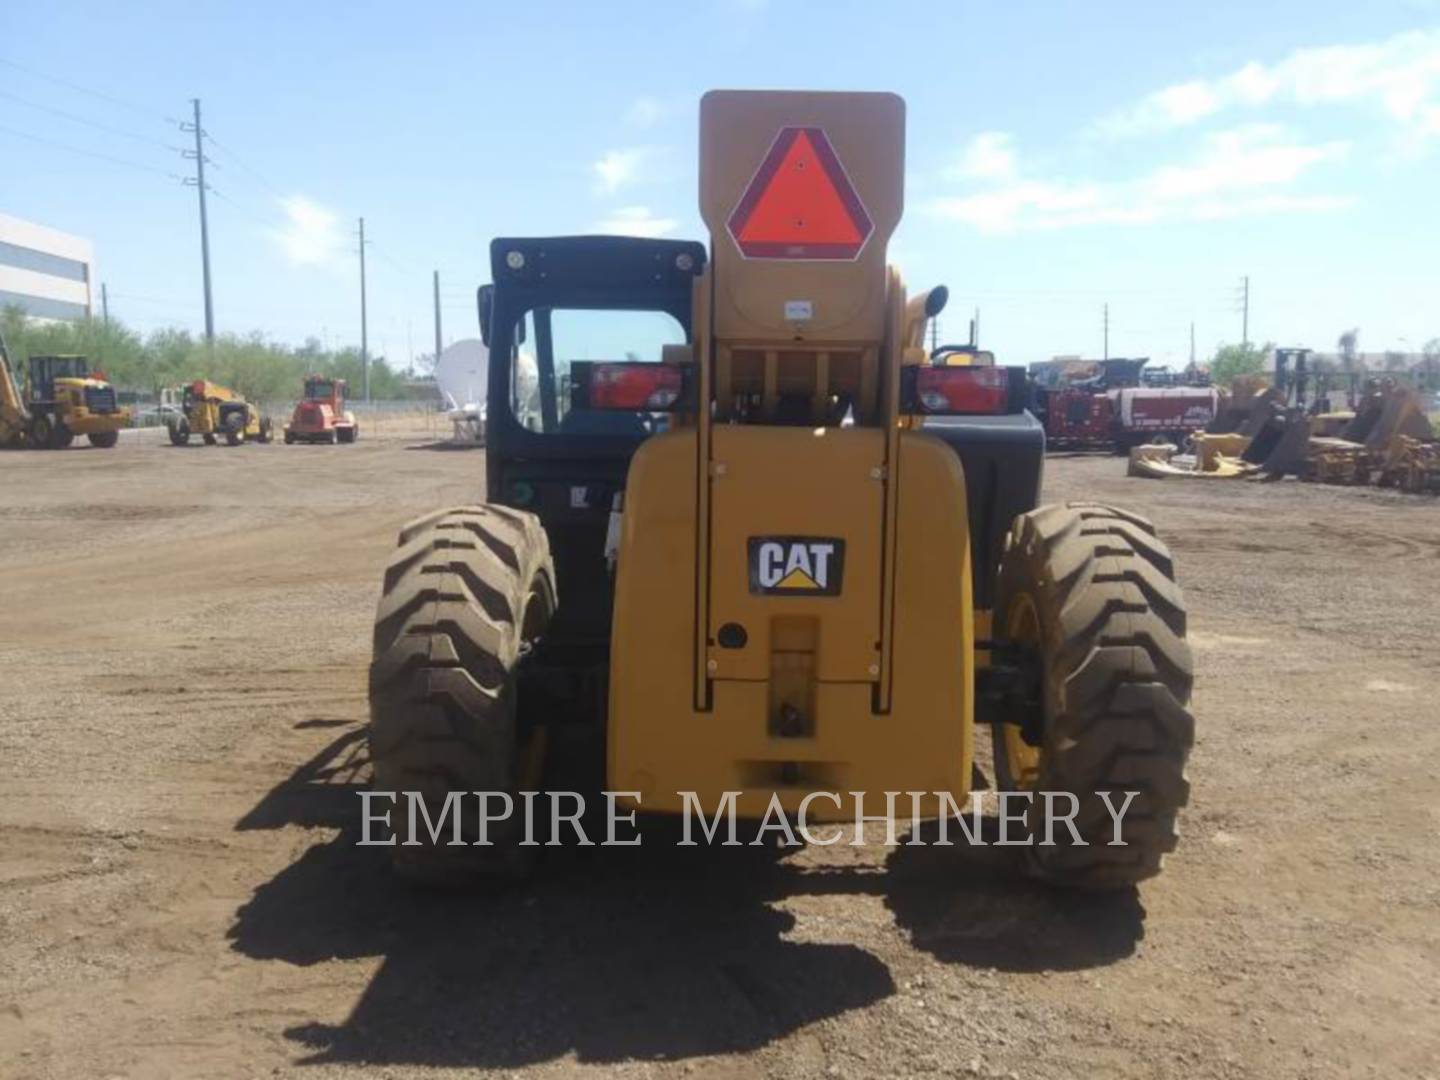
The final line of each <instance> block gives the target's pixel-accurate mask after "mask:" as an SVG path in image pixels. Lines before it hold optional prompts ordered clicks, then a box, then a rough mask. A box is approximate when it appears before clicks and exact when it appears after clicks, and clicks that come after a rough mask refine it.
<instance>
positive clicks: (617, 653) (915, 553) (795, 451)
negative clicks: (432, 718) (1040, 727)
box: [607, 427, 974, 820]
mask: <svg viewBox="0 0 1440 1080" xmlns="http://www.w3.org/2000/svg"><path fill="white" fill-rule="evenodd" d="M742 433H743V435H744V436H747V437H748V436H752V435H753V436H756V437H757V438H756V439H755V441H753V442H752V441H750V440H749V439H748V438H742V439H741V440H740V441H739V442H735V441H733V440H732V436H739V435H742ZM713 435H714V437H715V439H716V459H717V461H726V460H727V459H728V460H734V461H738V462H742V465H741V474H742V476H748V475H750V473H749V470H750V469H752V468H754V467H755V466H756V464H757V463H759V462H761V461H763V460H764V455H763V454H762V453H761V449H762V447H763V448H768V452H769V453H770V455H771V457H770V464H769V469H768V472H767V474H766V482H765V483H764V484H763V485H762V486H761V488H760V491H759V492H757V493H756V498H757V499H759V498H764V499H767V500H771V503H770V504H767V505H769V508H770V509H769V511H767V512H771V511H773V512H774V513H775V514H777V515H779V516H780V517H779V519H780V524H779V525H778V526H777V529H785V530H789V531H791V532H793V533H796V534H805V535H808V534H814V535H824V533H825V530H826V529H827V528H830V529H858V528H860V522H861V520H862V519H863V518H865V517H869V516H877V515H878V507H877V508H874V509H872V511H871V512H869V513H866V512H862V511H861V510H860V509H859V508H857V507H854V506H850V505H849V504H850V503H853V502H856V501H861V502H863V501H868V500H869V499H872V498H873V499H874V500H876V502H877V503H878V500H879V498H880V495H879V491H878V488H879V486H880V485H879V484H878V483H876V482H875V481H873V480H870V479H869V478H868V475H867V477H866V478H865V483H864V484H860V483H858V482H857V481H856V479H855V478H854V477H853V476H851V475H850V472H851V471H852V470H854V469H858V468H860V467H861V465H862V464H864V463H866V462H870V461H874V460H876V459H877V455H878V453H879V448H878V447H879V442H880V441H881V440H882V439H883V437H884V436H883V433H882V432H879V431H874V430H871V431H865V430H858V429H847V430H845V431H843V432H840V431H836V432H831V433H829V434H827V435H825V436H815V435H813V433H811V432H810V431H809V430H808V429H789V430H788V431H784V430H780V431H777V430H773V429H771V430H766V429H758V428H757V429H748V428H747V429H735V428H728V427H717V428H715V429H714V431H713ZM838 435H843V436H844V438H843V439H837V438H832V436H838ZM760 436H765V437H766V438H760ZM777 436H789V437H790V438H791V439H793V440H794V441H793V442H786V441H784V440H783V439H782V441H780V442H775V441H772V440H773V439H774V438H775V437H777ZM802 437H803V438H805V439H810V440H813V442H812V443H803V444H802V443H801V442H800V441H799V440H800V439H801V438H802ZM899 446H900V451H899V458H900V460H899V466H900V475H901V477H902V478H903V479H902V480H901V484H900V490H899V497H898V500H897V514H898V528H897V535H898V550H897V552H896V556H897V558H896V573H895V637H894V642H895V658H894V665H895V666H894V695H893V699H892V708H891V711H890V712H889V713H888V714H883V715H882V714H878V713H876V712H875V710H874V706H873V702H874V698H873V693H874V687H873V684H872V683H870V682H869V681H853V680H830V679H824V678H822V679H820V680H819V681H818V682H817V683H816V684H815V694H814V713H815V715H814V717H813V730H812V731H811V732H810V733H809V734H807V735H806V736H804V737H801V738H784V737H778V736H777V735H776V734H774V731H773V725H772V723H771V715H770V713H771V708H772V705H773V698H772V695H771V687H770V685H769V681H768V680H769V677H770V670H769V667H768V664H769V662H770V655H769V654H770V650H769V648H768V647H767V648H764V649H761V648H759V647H758V645H757V643H756V640H755V638H754V637H753V636H752V638H751V640H750V642H749V643H747V645H746V647H745V649H744V650H720V651H722V652H732V651H733V652H745V653H749V652H750V651H751V650H752V649H754V650H755V654H756V655H757V656H760V657H761V658H762V661H763V663H764V665H766V666H762V667H761V668H759V669H758V670H757V669H754V668H751V667H750V666H748V663H746V662H737V664H736V666H735V668H734V669H733V671H736V672H741V673H746V674H747V677H745V678H736V677H725V678H718V679H716V680H715V682H714V683H713V687H714V698H713V704H712V708H711V710H710V711H708V712H701V711H698V710H697V709H696V708H695V707H694V702H693V667H692V665H691V662H690V642H691V641H692V640H693V638H692V636H691V635H692V632H693V626H694V619H695V604H694V599H693V598H694V596H695V595H696V590H695V560H694V550H695V549H694V544H695V541H696V536H695V520H696V506H695V496H694V491H695V488H694V482H693V481H694V461H695V453H696V444H695V433H694V431H691V430H686V431H677V432H671V433H668V434H665V435H659V436H656V437H655V438H653V439H651V440H649V441H648V442H647V443H645V445H644V446H642V447H641V449H640V451H639V453H638V454H637V455H636V457H635V460H634V462H633V464H632V466H631V470H630V477H629V480H628V483H627V489H626V503H625V520H624V526H623V530H622V540H621V550H620V564H619V571H618V577H617V581H616V594H615V624H614V639H613V642H614V643H613V649H612V660H611V682H610V716H609V738H608V740H607V742H608V753H609V761H608V777H607V783H608V786H609V787H610V788H611V789H613V790H620V791H632V790H633V791H639V792H640V793H641V798H640V805H641V806H642V807H643V808H645V809H650V810H662V811H670V812H678V811H680V810H681V809H682V808H683V798H682V795H681V794H680V793H681V792H687V791H693V792H696V793H697V794H698V795H699V797H700V801H701V804H702V805H703V806H705V807H706V808H707V809H709V810H711V811H712V812H713V810H714V808H715V807H716V806H718V805H719V802H720V799H721V798H722V796H723V795H724V793H725V792H729V791H738V792H740V793H741V795H740V797H739V798H738V800H737V806H738V808H739V811H740V812H741V813H742V814H745V815H747V816H752V817H753V816H758V815H760V814H761V813H763V811H764V809H765V807H766V805H767V804H768V801H769V799H770V796H771V793H772V792H778V793H779V794H780V797H781V802H782V804H783V805H785V806H786V807H787V808H788V809H790V810H796V809H798V807H799V805H800V801H801V800H802V799H803V798H804V797H805V795H807V794H808V793H810V792H811V791H817V790H823V791H840V792H846V793H848V792H851V791H865V792H868V793H869V795H868V796H867V799H866V802H865V812H866V813H871V814H874V813H880V812H882V811H883V809H884V792H886V791H929V792H935V791H945V792H949V793H951V795H952V796H953V797H954V798H956V799H957V800H961V799H963V798H964V797H965V796H966V794H967V792H968V787H969V777H970V767H971V725H972V723H973V700H972V690H971V688H972V687H973V685H974V659H973V647H974V639H973V629H972V625H971V623H972V595H971V591H970V573H969V534H968V525H967V521H966V513H965V483H964V476H963V474H962V472H961V469H960V463H959V461H958V459H957V458H956V456H955V454H954V453H953V452H952V451H951V450H950V449H949V447H947V446H945V445H944V444H943V443H941V442H939V441H938V440H935V439H933V438H931V437H930V436H927V435H924V434H921V433H913V432H904V433H902V434H901V435H900V438H899ZM819 447H823V448H824V452H823V453H822V452H821V451H820V450H819V449H817V448H819ZM752 450H753V451H754V452H755V453H754V455H752V453H751V451H752ZM792 464H793V466H794V468H792ZM792 473H793V474H794V476H796V477H798V476H801V475H806V476H808V478H809V484H808V486H809V488H810V489H811V490H810V491H808V492H802V491H800V485H799V483H798V481H792V480H791V479H788V478H789V477H790V476H791V475H792ZM730 478H731V477H730V476H729V475H728V469H727V476H726V479H727V480H728V479H730ZM872 487H873V488H874V489H875V494H874V495H873V496H872V495H868V494H863V493H864V492H867V491H869V490H870V489H871V488H872ZM734 490H735V492H736V494H735V496H734V498H735V499H736V500H737V502H736V505H734V506H733V507H731V506H727V507H726V508H725V509H724V511H723V512H722V511H721V510H720V509H719V508H718V506H719V503H720V502H723V500H725V499H726V498H729V497H730V496H728V495H722V494H721V493H720V490H719V489H718V488H717V493H716V499H717V513H716V516H715V522H716V526H717V528H731V527H732V526H731V525H730V524H728V522H729V521H730V519H732V518H735V516H736V515H739V517H738V518H737V519H736V520H737V521H746V522H748V521H753V520H756V513H757V511H756V510H755V509H748V508H747V507H746V506H745V505H744V504H743V502H741V501H740V494H739V492H740V491H741V489H739V488H736V489H734ZM857 491H858V492H861V493H862V494H860V495H858V496H857V495H855V494H854V493H855V492H857ZM762 493H763V494H762ZM782 494H785V495H788V496H789V497H791V498H793V499H794V500H795V503H794V504H793V505H790V504H787V503H785V502H783V501H782V500H781V499H780V498H779V496H780V495H782ZM722 522H726V524H724V525H722V524H721V523H722ZM742 527H743V526H741V525H738V524H737V525H735V526H734V528H736V529H737V530H738V529H740V528H742ZM763 527H765V528H769V527H770V526H763ZM873 527H874V528H875V529H877V530H878V517H877V523H876V524H875V525H874V526H873ZM862 531H863V530H862ZM735 535H736V536H737V537H738V536H739V533H738V531H737V532H736V534H735ZM853 535H855V536H856V538H857V542H858V543H860V544H861V547H862V549H864V550H868V551H870V552H871V554H872V555H873V556H874V563H875V564H876V565H878V561H879V553H878V550H877V549H875V548H874V547H873V542H872V541H861V540H860V536H861V533H860V532H856V533H854V534H853ZM866 544H870V545H871V546H870V547H868V548H867V547H866V546H865V545H866ZM721 550H722V549H721V548H720V542H719V541H718V540H717V548H716V551H717V554H716V557H715V561H714V563H713V567H714V569H713V573H714V589H713V591H712V597H711V600H712V604H713V606H714V616H713V621H715V622H716V623H717V625H718V623H719V622H720V621H723V620H724V618H725V615H724V614H723V612H724V611H725V610H727V607H728V605H731V604H735V605H738V606H737V607H736V608H734V609H733V610H741V609H743V610H746V611H751V610H753V611H756V612H763V613H764V614H765V618H764V620H763V625H764V626H765V627H766V629H765V631H764V633H766V634H768V633H769V629H768V628H769V626H770V625H771V623H770V618H769V616H770V615H771V614H773V613H775V612H779V613H781V615H782V616H786V615H787V613H788V614H789V615H795V614H797V613H799V612H800V611H801V610H802V609H803V610H804V611H806V612H808V613H810V614H813V615H814V616H815V617H816V619H817V620H818V625H819V635H818V640H819V642H820V649H821V651H822V653H823V652H824V651H825V650H827V649H828V648H830V642H831V640H832V639H833V638H834V637H835V636H836V635H838V637H839V640H841V641H844V640H846V635H847V634H849V633H851V632H853V630H854V626H850V625H847V622H853V624H854V625H873V623H874V620H875V618H876V617H877V616H876V614H875V613H876V612H878V602H875V599H874V597H873V593H872V594H870V595H871V604H870V614H869V615H868V616H865V615H861V614H859V613H858V611H857V612H856V613H853V614H852V612H851V608H850V606H849V604H848V603H839V604H834V605H832V606H829V607H826V606H824V604H823V603H822V599H821V598H800V599H796V598H792V597H755V598H753V600H754V601H755V602H756V603H757V605H758V606H756V607H754V608H751V607H750V606H749V605H750V603H751V598H750V595H749V591H748V578H746V577H744V576H743V574H744V569H745V565H746V564H745V561H744V556H743V554H742V555H741V556H739V557H738V559H736V560H735V562H737V563H738V565H739V569H738V570H737V569H735V568H734V567H733V566H732V567H731V568H730V569H728V570H722V569H721V564H722V563H723V562H724V561H725V559H728V558H729V556H728V555H726V556H724V557H723V558H722V557H721V555H720V554H718V553H719V552H720V551H721ZM741 551H742V552H743V547H742V549H741ZM848 558H849V556H848V553H847V560H848ZM868 558H869V556H867V559H868ZM851 571H852V567H850V566H847V567H846V572H845V589H847V590H848V589H849V587H850V586H851V584H852V581H854V580H855V579H852V578H851V576H850V575H851ZM871 574H872V575H874V574H875V571H873V570H872V571H871ZM860 587H862V588H870V587H871V586H863V585H862V586H860ZM737 588H740V589H741V590H742V591H741V592H740V593H739V594H738V595H737V593H736V590H737ZM843 595H844V594H843V593H842V597H843ZM835 599H840V598H835ZM761 601H764V602H765V603H764V604H760V603H759V602H761ZM791 602H793V603H794V604H798V605H800V606H799V607H792V606H788V605H789V604H790V603H791ZM749 617H751V618H754V617H756V616H749ZM832 670H838V668H832ZM811 810H812V820H824V819H827V818H830V819H833V818H836V817H838V818H840V819H848V818H851V817H853V814H854V804H853V802H852V801H851V800H850V797H849V795H848V794H847V795H846V796H845V798H844V804H843V807H842V809H841V810H840V811H839V812H838V813H837V812H836V810H835V808H834V804H833V803H830V802H828V801H817V802H815V803H813V804H812V805H811ZM934 810H935V804H934V803H933V801H928V800H927V801H926V802H925V803H924V804H923V806H922V812H923V813H926V814H931V813H933V812H934ZM908 812H909V803H908V800H904V799H902V800H901V813H902V814H906V813H908Z"/></svg>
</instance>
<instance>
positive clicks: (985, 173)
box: [953, 131, 1015, 180]
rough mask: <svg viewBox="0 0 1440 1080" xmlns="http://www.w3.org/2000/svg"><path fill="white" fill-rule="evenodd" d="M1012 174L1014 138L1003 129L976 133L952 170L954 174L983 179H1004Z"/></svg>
mask: <svg viewBox="0 0 1440 1080" xmlns="http://www.w3.org/2000/svg"><path fill="white" fill-rule="evenodd" d="M1014 174H1015V150H1014V139H1013V138H1012V137H1011V135H1010V134H1009V133H1008V132H1004V131H983V132H981V133H980V134H979V135H976V136H975V137H974V138H973V139H971V140H970V145H968V146H967V147H966V148H965V151H964V153H963V154H961V155H960V164H959V165H958V166H957V167H956V168H955V169H954V170H953V175H955V176H959V177H968V178H977V179H984V180H999V179H1005V178H1007V177H1010V176H1013V175H1014Z"/></svg>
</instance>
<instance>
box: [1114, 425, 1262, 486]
mask: <svg viewBox="0 0 1440 1080" xmlns="http://www.w3.org/2000/svg"><path fill="white" fill-rule="evenodd" d="M1194 441H1195V454H1194V455H1193V456H1187V457H1185V458H1183V459H1181V461H1179V462H1177V461H1175V460H1174V459H1175V457H1176V450H1175V447H1174V446H1172V445H1170V444H1169V443H1150V444H1148V445H1145V446H1136V447H1132V448H1131V450H1130V468H1129V470H1128V475H1130V476H1141V477H1146V478H1148V479H1153V480H1162V479H1164V478H1165V477H1167V476H1185V477H1202V478H1205V477H1208V478H1216V479H1225V478H1229V477H1235V476H1249V475H1250V474H1251V473H1253V472H1255V466H1254V465H1251V464H1250V463H1249V462H1247V461H1242V460H1241V459H1240V456H1239V455H1240V454H1242V453H1243V452H1244V451H1245V448H1246V446H1248V445H1249V443H1250V440H1249V438H1247V437H1246V436H1243V435H1230V434H1226V435H1196V436H1194Z"/></svg>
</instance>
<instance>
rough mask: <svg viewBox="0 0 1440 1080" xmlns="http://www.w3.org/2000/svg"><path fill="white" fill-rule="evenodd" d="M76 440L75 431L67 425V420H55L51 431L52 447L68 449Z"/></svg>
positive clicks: (54, 448)
mask: <svg viewBox="0 0 1440 1080" xmlns="http://www.w3.org/2000/svg"><path fill="white" fill-rule="evenodd" d="M74 441H75V433H74V432H73V431H71V430H70V429H69V428H68V427H66V426H65V421H64V420H57V421H55V427H54V428H53V429H52V430H51V432H50V449H52V450H66V449H69V447H70V444H71V443H73V442H74Z"/></svg>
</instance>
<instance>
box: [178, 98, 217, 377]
mask: <svg viewBox="0 0 1440 1080" xmlns="http://www.w3.org/2000/svg"><path fill="white" fill-rule="evenodd" d="M190 103H191V104H192V105H194V106H195V122H194V123H193V124H181V125H180V130H181V131H193V132H194V133H195V149H194V150H193V151H191V150H186V151H185V152H184V154H185V157H187V158H194V159H195V175H194V176H193V177H186V179H185V183H187V184H191V185H193V186H194V187H195V189H196V190H197V191H198V192H199V193H200V260H201V265H202V269H203V270H204V274H205V344H206V346H207V347H209V348H210V349H211V350H212V351H213V350H214V348H215V305H214V302H213V301H212V299H211V296H210V222H209V219H208V217H207V216H206V213H205V142H204V140H205V129H204V128H202V127H201V126H200V99H199V98H191V99H190Z"/></svg>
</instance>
